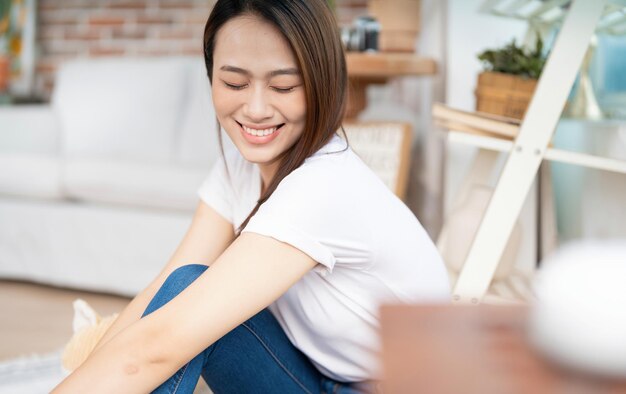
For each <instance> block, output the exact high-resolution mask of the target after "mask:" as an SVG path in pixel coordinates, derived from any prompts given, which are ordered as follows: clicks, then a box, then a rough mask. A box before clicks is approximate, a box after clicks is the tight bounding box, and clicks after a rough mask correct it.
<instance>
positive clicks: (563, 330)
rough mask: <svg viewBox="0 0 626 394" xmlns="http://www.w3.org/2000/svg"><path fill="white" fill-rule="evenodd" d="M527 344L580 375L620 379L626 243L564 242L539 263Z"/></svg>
mask: <svg viewBox="0 0 626 394" xmlns="http://www.w3.org/2000/svg"><path fill="white" fill-rule="evenodd" d="M535 292H536V297H537V302H536V303H535V304H534V305H533V308H532V312H531V318H530V327H529V328H530V340H531V342H532V343H533V344H534V345H535V346H536V347H537V348H538V349H539V350H540V351H541V352H542V353H544V354H545V355H546V356H547V357H549V358H551V359H552V360H554V361H556V362H560V363H562V364H564V365H566V366H569V367H572V368H574V369H577V370H580V371H587V372H591V373H595V374H600V375H605V376H615V377H626V239H620V240H617V239H616V240H607V241H585V242H581V243H576V244H570V245H567V246H566V247H564V248H562V249H561V250H560V251H558V252H557V253H555V254H554V255H552V256H550V257H549V258H548V259H546V260H545V261H544V262H543V265H542V268H541V269H540V270H539V273H538V274H537V277H536V279H535Z"/></svg>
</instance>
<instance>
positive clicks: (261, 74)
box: [212, 15, 306, 166]
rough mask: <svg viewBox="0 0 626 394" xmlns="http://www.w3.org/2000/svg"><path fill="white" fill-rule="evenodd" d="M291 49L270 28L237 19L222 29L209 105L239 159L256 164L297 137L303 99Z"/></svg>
mask: <svg viewBox="0 0 626 394" xmlns="http://www.w3.org/2000/svg"><path fill="white" fill-rule="evenodd" d="M302 83H303V81H302V76H301V75H300V70H299V67H298V63H297V61H296V58H295V56H294V54H293V52H292V51H291V48H290V46H289V44H288V42H287V40H286V39H285V37H283V35H282V33H280V32H279V31H278V30H277V29H276V28H275V27H274V26H273V25H271V24H269V23H268V22H265V21H264V20H262V19H260V18H258V17H256V16H250V15H246V16H240V17H237V18H233V19H232V20H230V21H228V22H227V23H226V24H224V26H222V27H221V28H220V30H219V31H218V33H217V35H216V38H215V47H214V51H213V84H212V93H213V104H214V105H215V112H216V114H217V118H218V119H219V121H220V124H221V125H222V127H223V128H224V129H225V130H226V132H227V133H228V135H229V136H230V138H231V140H232V141H233V143H234V144H235V146H236V147H237V148H238V149H239V151H240V152H241V154H242V155H243V157H244V158H245V159H246V160H248V161H250V162H253V163H258V164H259V165H260V166H268V165H270V164H274V163H275V160H276V158H277V157H278V156H279V155H280V154H281V153H283V152H284V151H286V150H287V149H289V148H290V147H291V146H293V144H295V142H296V141H297V140H298V138H300V136H301V135H302V132H303V130H304V124H305V115H306V99H305V94H304V86H303V84H302Z"/></svg>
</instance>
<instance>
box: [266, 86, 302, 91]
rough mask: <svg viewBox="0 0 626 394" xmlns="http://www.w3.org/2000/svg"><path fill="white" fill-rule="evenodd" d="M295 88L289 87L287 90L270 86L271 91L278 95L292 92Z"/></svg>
mask: <svg viewBox="0 0 626 394" xmlns="http://www.w3.org/2000/svg"><path fill="white" fill-rule="evenodd" d="M296 87H297V86H290V87H288V88H279V87H277V86H272V89H274V91H276V92H278V93H289V92H292V91H293V90H294V89H295V88H296Z"/></svg>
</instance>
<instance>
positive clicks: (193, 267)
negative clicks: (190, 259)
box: [142, 264, 209, 317]
mask: <svg viewBox="0 0 626 394" xmlns="http://www.w3.org/2000/svg"><path fill="white" fill-rule="evenodd" d="M207 268H209V267H208V266H206V265H202V264H188V265H183V266H181V267H178V268H176V269H175V270H174V271H172V272H171V273H170V274H169V275H168V277H167V279H165V282H163V284H162V285H161V287H160V288H159V290H158V291H157V293H156V294H155V295H154V297H153V298H152V300H151V301H150V303H149V304H148V307H147V308H146V310H145V312H144V314H143V315H142V317H143V316H145V315H147V314H149V313H152V312H154V311H156V310H157V309H159V308H160V307H162V306H163V305H165V304H167V303H168V302H169V301H171V300H172V299H174V297H176V296H177V295H178V294H180V293H181V292H182V291H183V290H185V289H186V288H187V287H188V286H189V285H190V284H191V283H193V281H194V280H196V279H197V278H198V277H199V276H200V275H202V273H203V272H204V271H206V270H207Z"/></svg>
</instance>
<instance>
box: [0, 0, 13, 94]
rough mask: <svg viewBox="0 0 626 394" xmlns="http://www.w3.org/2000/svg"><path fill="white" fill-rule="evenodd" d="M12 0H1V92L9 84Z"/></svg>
mask: <svg viewBox="0 0 626 394" xmlns="http://www.w3.org/2000/svg"><path fill="white" fill-rule="evenodd" d="M10 11H11V0H0V93H2V92H4V91H5V90H7V87H8V84H9V55H8V39H9V37H8V33H9V14H10Z"/></svg>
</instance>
